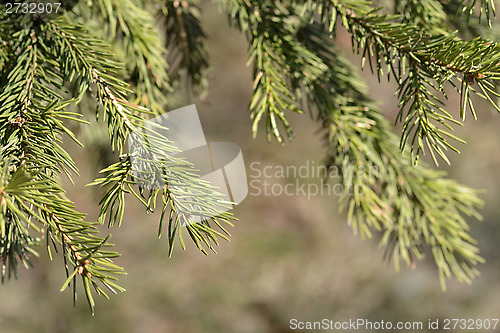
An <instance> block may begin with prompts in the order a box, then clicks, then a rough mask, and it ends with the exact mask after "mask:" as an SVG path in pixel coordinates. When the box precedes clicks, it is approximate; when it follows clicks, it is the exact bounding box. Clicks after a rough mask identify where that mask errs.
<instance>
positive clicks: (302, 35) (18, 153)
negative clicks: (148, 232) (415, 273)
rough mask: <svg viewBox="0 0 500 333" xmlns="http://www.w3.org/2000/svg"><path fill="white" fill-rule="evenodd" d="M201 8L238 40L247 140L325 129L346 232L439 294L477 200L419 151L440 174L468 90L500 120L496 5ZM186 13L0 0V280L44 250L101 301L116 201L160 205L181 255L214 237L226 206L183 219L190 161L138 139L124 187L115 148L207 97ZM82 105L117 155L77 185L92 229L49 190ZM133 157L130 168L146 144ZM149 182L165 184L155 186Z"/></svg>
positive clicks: (464, 266) (344, 0) (109, 272)
mask: <svg viewBox="0 0 500 333" xmlns="http://www.w3.org/2000/svg"><path fill="white" fill-rule="evenodd" d="M213 5H218V6H219V8H220V10H221V13H222V15H226V16H227V17H228V19H229V21H230V23H231V25H233V26H234V27H236V28H237V29H239V30H241V31H242V33H243V34H244V35H245V37H246V38H247V39H248V42H249V62H248V63H249V65H251V66H253V73H254V82H253V88H254V94H253V98H252V100H251V101H249V111H250V115H251V117H252V119H253V128H252V129H251V130H252V131H253V133H254V135H255V134H257V131H258V129H259V127H260V126H261V125H263V126H262V127H264V128H265V131H266V134H267V138H268V140H273V138H274V139H276V140H278V141H279V142H285V141H286V140H287V139H291V138H292V137H293V131H292V128H291V125H290V123H289V122H288V121H287V115H288V114H289V113H290V112H297V113H306V112H307V113H312V114H313V115H314V118H315V119H317V121H318V123H319V124H320V125H321V127H322V132H323V137H324V144H325V147H326V157H325V163H326V165H327V166H328V167H330V168H334V167H335V168H339V170H341V171H342V172H341V182H342V185H343V187H344V189H345V191H344V193H345V194H344V195H342V196H341V197H340V202H341V207H343V208H344V209H345V210H346V211H347V216H348V221H349V223H350V225H352V227H353V229H354V230H355V232H357V233H359V234H360V235H361V236H362V237H371V236H372V235H373V234H379V235H381V243H382V244H384V245H385V246H386V255H387V257H389V258H392V260H393V261H394V263H395V265H396V267H399V265H400V263H401V262H402V263H404V264H405V265H408V266H410V267H413V266H415V264H416V261H417V260H419V259H421V258H423V257H424V254H426V253H430V254H431V255H432V257H433V259H434V261H435V262H436V265H437V267H438V269H439V275H440V279H441V284H442V286H443V288H445V283H446V279H447V278H450V277H451V276H455V277H456V278H457V279H458V280H460V281H465V282H470V281H471V280H472V279H473V278H474V277H475V276H476V275H477V274H478V271H477V269H476V268H475V266H476V265H477V264H478V263H481V262H483V259H482V258H481V257H480V256H479V253H478V252H479V251H478V248H477V246H476V242H475V240H474V239H472V238H471V236H470V235H469V226H468V224H467V222H466V220H465V216H473V217H476V218H480V216H479V215H478V213H477V209H478V208H479V207H480V206H481V204H482V202H481V200H480V199H479V198H478V197H477V193H476V191H474V190H472V189H470V188H468V187H466V186H463V185H460V184H458V183H457V182H455V181H454V180H451V179H448V178H446V174H445V173H444V172H440V171H436V170H435V169H433V168H431V167H429V166H427V165H426V164H425V163H424V162H421V161H419V156H420V155H422V154H425V153H428V154H429V155H430V156H431V157H432V159H433V160H434V162H435V163H436V164H438V162H439V161H440V160H444V161H446V162H448V157H447V153H448V151H450V150H451V151H458V149H457V145H458V144H459V143H461V142H463V141H462V140H461V139H460V138H458V137H456V136H454V135H453V134H452V133H451V132H452V130H453V127H454V126H459V125H461V124H462V123H463V121H464V120H465V117H466V115H467V114H468V113H470V114H471V115H472V116H473V117H474V118H475V117H476V109H475V108H474V103H475V102H474V100H473V96H474V95H477V96H480V97H482V98H484V99H486V100H488V101H489V102H491V105H492V106H493V107H495V108H496V109H497V110H499V111H500V108H499V107H498V105H497V97H498V96H499V95H498V93H497V89H496V83H495V82H496V81H495V80H497V79H499V78H500V52H499V51H500V47H499V46H498V45H497V44H496V43H495V42H494V41H492V40H488V39H487V38H485V37H486V36H493V34H492V33H490V32H489V30H488V29H489V27H491V25H492V20H493V16H494V11H495V8H494V3H493V1H489V0H481V1H476V0H468V1H467V0H452V1H445V0H422V1H416V0H392V1H373V2H372V1H365V0H320V1H310V0H303V1H300V0H289V1H275V0H265V1H256V0H217V1H214V3H213ZM198 6H199V4H198V2H197V1H187V0H186V1H179V0H88V1H84V0H82V1H81V2H80V3H78V4H76V6H74V7H72V6H67V7H68V8H67V9H68V10H66V11H65V12H64V13H63V15H60V16H58V17H44V16H43V15H41V16H40V15H38V16H36V15H33V16H31V15H12V14H8V13H7V12H6V11H5V7H2V11H0V146H1V154H2V160H1V162H0V163H1V164H0V168H1V170H2V173H1V177H0V205H1V212H0V232H1V239H0V245H1V250H0V251H1V252H0V255H1V257H2V262H3V270H2V281H3V279H4V278H5V277H10V276H11V275H12V274H17V268H18V265H19V264H20V263H21V264H23V265H24V266H26V267H28V266H29V265H31V262H30V260H31V259H30V257H32V256H33V255H37V252H36V251H35V248H36V247H37V246H44V247H46V249H47V250H48V252H49V255H52V252H53V251H54V250H58V251H60V252H59V253H60V254H61V255H62V256H63V258H64V264H65V267H66V272H67V279H66V282H65V283H64V284H63V287H62V289H65V288H66V287H68V286H71V287H72V288H73V295H74V296H75V297H76V293H77V287H76V286H77V280H81V282H82V284H83V286H84V291H85V295H86V296H87V299H88V301H89V304H90V306H91V308H92V310H93V308H94V299H93V296H92V294H93V292H92V291H91V289H92V288H93V289H94V290H95V291H96V292H97V293H98V294H102V295H104V296H106V297H107V295H106V292H105V290H106V289H107V290H110V291H112V292H117V291H123V289H122V288H121V287H120V286H119V285H118V284H116V275H117V274H122V273H123V272H122V269H121V268H120V267H119V266H117V265H115V264H114V263H113V261H112V259H113V258H115V257H117V256H118V253H116V252H114V251H112V250H111V249H110V247H111V246H112V245H111V244H110V243H109V242H108V237H103V236H100V235H98V233H97V229H96V225H98V224H108V225H109V226H110V227H111V226H113V225H115V224H116V225H118V226H119V225H120V224H121V222H122V220H123V216H124V211H125V210H124V209H125V207H124V205H125V197H126V195H128V194H132V195H133V196H134V197H136V198H137V199H138V200H139V201H140V202H142V203H143V204H144V206H145V207H146V209H148V210H151V211H152V210H156V209H159V210H160V211H161V218H160V226H159V235H161V234H162V230H163V229H165V230H167V238H168V241H169V244H170V251H171V252H172V249H173V246H174V244H175V242H176V241H175V240H176V239H178V242H179V243H180V244H181V246H182V247H184V238H183V234H186V233H187V234H188V235H189V236H190V238H191V239H192V240H193V241H194V243H195V244H196V246H197V247H199V248H200V249H201V250H202V251H205V248H209V249H212V250H214V247H213V246H214V245H216V244H217V243H218V239H220V238H222V239H227V237H228V236H229V233H228V232H227V231H226V229H225V227H226V226H227V225H231V223H230V220H231V219H233V217H232V216H231V215H230V214H228V213H225V214H223V215H220V216H217V217H215V218H211V219H204V220H203V221H202V222H201V223H196V224H189V223H188V222H189V221H190V219H191V218H192V216H193V215H201V216H202V217H203V216H206V215H209V212H210V209H211V207H213V206H215V205H217V204H219V201H220V200H221V199H220V196H219V195H218V194H217V193H216V192H214V191H213V189H212V188H211V187H210V186H208V185H207V183H204V182H202V181H200V180H199V179H197V177H196V175H195V174H193V173H192V170H191V166H190V165H189V164H188V163H187V162H185V161H183V160H180V159H176V158H173V157H172V156H171V155H172V153H173V152H174V151H175V147H172V146H171V145H169V141H168V138H165V137H162V136H161V135H160V134H157V135H156V134H154V133H152V134H150V135H149V136H148V138H147V140H138V142H139V143H140V142H143V141H148V140H149V141H148V142H150V144H151V146H153V147H162V149H159V150H155V151H154V154H150V155H151V156H149V157H148V158H146V159H145V160H144V168H146V169H147V170H148V171H149V172H150V173H149V175H150V177H145V179H138V178H136V177H134V174H133V167H132V163H131V158H134V156H130V153H129V151H128V149H127V144H126V140H127V137H128V136H129V135H137V136H141V135H144V128H145V121H146V120H147V119H150V118H151V117H153V116H155V115H158V114H162V113H164V112H165V111H166V110H167V109H168V107H169V105H170V104H169V103H170V101H169V100H168V98H167V96H175V95H176V94H188V95H189V92H186V91H182V90H183V89H184V90H186V89H188V90H190V91H192V92H193V93H196V94H198V95H200V96H205V95H206V93H207V89H208V76H207V75H208V73H209V69H210V68H209V59H208V53H207V50H206V44H205V43H206V42H207V37H206V35H205V33H204V31H203V28H202V26H201V24H200V21H199V18H200V15H202V13H200V9H199V7H198ZM379 7H380V8H379ZM339 29H345V30H346V31H347V32H348V33H349V34H350V36H351V38H352V48H353V52H354V53H355V54H357V55H359V58H360V59H361V62H362V65H363V68H365V67H366V68H369V70H371V71H372V73H373V74H374V75H376V76H377V77H378V79H379V81H382V80H384V79H387V80H394V81H395V82H396V83H397V84H398V89H397V96H398V97H399V100H400V104H399V108H400V112H399V115H398V117H397V119H396V121H398V122H402V123H403V131H402V135H401V136H400V138H398V136H397V135H395V134H393V132H392V128H391V126H390V123H389V121H388V120H386V119H385V118H384V116H382V115H381V113H380V111H379V110H378V109H377V107H376V104H375V103H374V102H373V101H372V100H371V99H370V98H369V97H368V94H367V89H366V87H365V85H364V82H363V80H362V78H361V77H360V76H359V75H358V73H357V71H356V69H355V67H354V66H353V64H351V63H350V62H349V61H348V60H347V59H346V57H345V55H343V54H342V53H343V52H341V51H340V50H339V49H338V48H337V47H336V41H335V38H336V33H337V31H338V30H339ZM457 29H458V30H457ZM491 38H492V39H493V37H491ZM249 84H251V82H250V83H249ZM450 88H452V89H451V90H450ZM453 90H454V91H456V92H453V94H456V95H457V96H459V98H460V101H461V102H460V110H458V111H459V112H458V113H459V117H458V118H457V117H454V116H452V114H453V112H452V111H450V110H446V105H445V103H444V102H445V100H446V98H447V97H448V96H447V94H449V93H450V91H453ZM92 103H94V104H96V105H97V110H96V112H95V116H96V119H97V120H98V121H99V122H102V123H104V124H105V126H106V128H107V131H108V133H109V138H110V145H111V146H112V148H113V151H114V152H115V153H116V154H115V155H114V156H115V159H116V160H115V161H114V163H113V164H112V165H109V166H108V167H106V168H105V169H104V170H102V173H103V174H104V175H103V177H102V178H99V179H97V180H96V181H95V182H93V183H92V184H91V185H95V186H102V187H103V188H104V189H105V194H104V195H103V197H102V199H101V201H100V205H101V211H100V216H99V220H98V221H97V222H87V221H85V216H84V214H82V213H80V212H78V211H77V210H76V209H75V207H74V205H73V203H72V202H71V201H70V200H69V199H68V198H67V197H66V195H65V192H64V189H63V188H62V187H61V184H60V176H61V175H62V174H64V175H65V176H67V177H69V178H71V177H74V176H75V175H78V170H77V167H76V165H75V164H74V162H73V161H72V158H71V156H70V154H69V153H68V152H67V151H65V150H64V148H63V147H62V146H61V142H62V141H61V140H62V139H63V138H64V139H71V140H74V141H75V142H77V143H78V144H80V145H82V144H81V143H80V142H79V141H78V138H77V135H75V134H74V133H73V130H72V129H73V128H75V126H74V123H80V124H81V126H88V124H89V122H88V121H89V120H90V119H85V117H83V116H82V114H83V113H84V112H83V111H82V109H84V108H83V107H81V106H82V105H85V106H88V105H92ZM85 108H87V107H85ZM75 110H78V112H76V111H75ZM249 130H250V129H249ZM82 149H84V148H82ZM134 152H136V153H138V154H141V157H142V158H143V157H144V156H148V153H151V147H136V149H134ZM156 177H161V178H162V181H163V182H162V183H164V184H168V185H167V186H165V187H164V188H155V187H151V186H150V184H151V183H155V182H158V179H155V178H156ZM177 195H180V196H190V197H192V198H193V204H192V205H191V206H189V207H183V208H184V209H183V210H182V212H181V211H179V210H176V207H175V206H174V205H173V204H172V202H173V199H174V197H175V196H177ZM210 216H211V215H210ZM183 225H185V227H182V226H183ZM164 232H165V231H164ZM427 250H429V251H427Z"/></svg>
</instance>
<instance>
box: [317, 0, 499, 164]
mask: <svg viewBox="0 0 500 333" xmlns="http://www.w3.org/2000/svg"><path fill="white" fill-rule="evenodd" d="M325 7H327V8H328V10H325ZM318 11H319V12H320V13H323V15H324V13H329V14H328V15H330V16H329V17H325V16H324V17H323V19H324V20H326V21H329V22H330V24H329V26H330V28H331V29H333V27H334V22H335V21H336V20H337V15H338V16H340V18H341V21H342V24H343V25H344V26H345V28H346V29H347V30H348V31H349V32H350V33H351V35H352V40H353V48H354V51H355V52H356V53H357V54H360V55H362V59H363V60H362V62H363V64H364V62H365V61H366V60H368V62H369V65H370V68H371V69H372V71H373V72H376V73H377V76H378V78H379V80H380V78H381V76H382V75H384V71H385V74H386V75H387V77H388V78H389V79H390V77H391V75H392V76H393V77H394V78H395V80H396V82H397V83H398V84H399V92H400V94H399V96H400V102H401V103H400V105H401V106H402V107H401V111H400V114H399V116H398V119H399V120H402V119H403V114H404V113H406V116H405V123H404V127H403V128H404V129H405V130H404V132H403V135H402V138H401V149H402V150H404V148H405V144H404V143H406V142H409V141H410V142H411V143H412V144H413V146H412V154H413V155H414V156H415V161H417V160H418V156H419V154H420V153H421V152H422V151H424V150H425V149H424V148H425V147H427V148H428V150H429V151H430V152H431V154H432V155H433V158H434V161H435V162H436V163H437V159H436V158H435V155H434V152H436V153H437V154H439V155H440V156H441V157H442V158H443V159H444V160H445V161H446V162H448V163H449V161H448V159H447V157H446V155H445V153H444V152H445V150H446V149H447V148H451V149H452V150H455V151H458V150H457V149H456V148H455V147H454V146H452V145H451V144H450V142H449V141H448V139H450V138H451V139H452V140H456V139H458V138H456V137H455V136H453V134H451V133H450V130H451V129H452V128H451V127H450V126H449V125H450V123H451V124H461V122H457V121H455V120H454V119H453V118H452V117H451V116H450V114H449V113H448V112H446V111H444V109H443V108H442V107H440V106H436V105H435V102H437V104H441V105H444V102H443V101H442V100H441V99H436V98H434V97H431V96H430V94H428V93H425V94H420V95H418V96H417V97H419V98H421V97H424V98H425V99H424V100H421V101H418V100H415V99H414V100H413V103H414V104H409V103H408V100H409V99H410V98H412V97H415V96H410V95H408V94H407V93H409V92H412V91H415V90H416V89H417V90H418V91H422V92H424V91H427V90H429V89H431V90H433V93H432V95H434V94H436V93H440V94H444V95H445V97H446V91H445V88H444V85H445V83H448V84H449V85H450V86H452V87H455V88H456V89H457V90H458V92H459V93H460V92H464V91H465V90H464V89H462V90H460V89H458V88H457V85H456V83H455V82H456V81H457V80H458V81H464V80H466V81H468V83H467V82H466V85H467V84H469V85H473V84H474V83H475V82H478V86H479V87H480V88H483V87H485V86H488V87H491V85H492V83H491V81H493V80H497V79H498V77H499V75H500V65H499V62H498V57H499V55H498V54H499V52H498V50H499V48H498V45H497V44H496V43H493V42H490V41H483V40H481V39H479V38H477V39H474V40H472V41H464V40H460V39H458V38H457V37H456V36H454V35H453V34H451V35H433V34H431V32H430V31H427V30H422V29H420V28H419V27H418V26H416V25H413V24H409V23H400V22H399V21H400V20H401V19H400V17H398V16H389V15H383V14H377V13H374V11H373V10H372V9H371V6H370V2H353V1H351V0H349V1H335V0H331V1H325V2H324V3H321V4H319V5H318ZM372 59H375V61H376V63H375V65H374V64H372ZM415 69H416V70H417V72H415ZM410 75H411V78H410V77H409V76H410ZM487 81H490V82H488V83H484V82H487ZM418 87H420V88H418ZM472 91H474V90H472ZM481 91H482V94H479V96H481V97H483V98H485V99H487V100H488V101H490V102H491V104H492V105H493V106H495V107H496V101H494V99H493V98H492V97H491V96H492V95H495V93H494V91H492V89H484V90H483V89H481ZM460 98H461V99H462V100H463V101H465V102H467V104H469V105H472V101H471V100H470V94H463V93H462V94H461V96H460ZM465 102H464V103H462V105H465V104H466V103H465ZM415 104H417V107H412V106H413V105H415ZM404 107H406V108H407V109H405V108H404ZM415 110H418V113H420V114H419V115H417V116H415ZM472 111H473V110H472ZM461 115H462V117H463V115H464V113H463V112H461ZM429 119H432V120H434V121H436V122H437V123H440V124H442V125H444V127H445V129H443V128H440V129H438V127H437V126H436V125H434V124H431V123H430V122H428V121H429ZM417 121H418V122H419V123H416V122H417ZM422 122H423V123H424V126H422V124H421V123H422ZM446 128H447V129H446ZM412 130H413V131H415V132H414V133H412ZM412 134H413V139H412V140H408V138H409V137H410V136H411V135H412ZM429 135H430V136H429ZM447 138H448V139H447ZM458 141H459V142H460V140H458Z"/></svg>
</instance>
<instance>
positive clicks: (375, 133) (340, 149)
mask: <svg viewBox="0 0 500 333" xmlns="http://www.w3.org/2000/svg"><path fill="white" fill-rule="evenodd" d="M300 35H301V38H302V40H303V42H304V44H305V46H306V47H307V48H308V49H310V50H316V52H317V56H318V57H319V58H321V59H322V60H323V61H324V62H325V63H328V64H329V66H328V70H327V71H325V73H324V75H323V76H322V77H320V78H319V79H318V80H310V79H309V77H307V76H303V78H302V80H304V87H305V89H306V90H307V91H306V92H305V93H304V96H309V97H308V99H307V100H306V101H305V102H307V103H310V104H312V105H314V106H315V107H316V108H317V110H318V120H319V121H321V122H322V124H323V128H324V130H325V143H326V144H327V147H328V158H327V160H326V162H327V165H328V166H330V167H336V168H339V169H340V170H342V174H341V175H342V179H341V183H342V185H343V186H344V190H345V191H344V194H343V195H342V196H341V198H340V203H341V207H342V208H345V209H346V210H347V213H348V219H349V221H350V224H351V225H352V226H353V228H354V229H355V230H356V231H358V232H359V233H360V234H361V236H362V237H371V236H372V231H371V230H372V229H374V230H377V231H379V232H380V233H381V234H382V237H381V241H380V243H381V244H382V245H385V246H386V254H387V256H388V257H390V258H393V260H394V263H395V265H396V268H399V262H400V260H402V261H403V262H404V263H405V264H407V265H408V266H410V267H414V266H415V262H416V260H417V259H421V258H423V256H424V254H425V249H426V248H429V249H430V250H431V253H432V256H433V258H434V261H435V262H436V265H437V266H438V270H439V275H440V280H441V285H442V287H443V289H445V288H446V279H447V278H450V277H451V276H452V275H454V276H455V277H456V278H457V279H458V280H459V281H462V282H468V283H470V282H471V280H472V279H473V278H474V276H476V275H477V274H478V271H477V269H476V268H474V266H475V265H477V264H478V263H482V262H483V261H484V260H483V259H482V258H481V257H480V256H479V254H478V252H479V250H478V248H477V247H476V241H475V240H474V239H472V238H471V236H470V235H469V234H468V231H469V226H468V225H467V223H466V221H465V219H464V217H463V215H466V216H473V217H476V218H480V216H479V215H478V213H477V211H476V209H477V208H479V207H480V206H481V204H482V203H481V200H480V199H478V197H477V192H476V191H474V190H471V189H470V188H467V187H465V186H463V185H459V184H457V183H456V182H455V181H453V180H449V179H446V178H445V177H446V173H444V172H439V171H434V170H432V169H429V168H428V167H427V166H425V164H423V163H422V164H420V165H418V166H413V165H412V163H410V156H409V154H404V155H403V156H401V155H400V153H399V149H398V145H397V138H396V136H395V135H394V134H392V133H391V131H390V126H389V124H388V122H387V121H386V120H385V119H384V118H383V117H382V116H381V115H380V114H379V112H378V111H377V110H376V109H375V108H374V107H373V104H372V102H371V101H370V99H369V98H368V97H366V92H365V89H366V88H365V87H363V86H362V85H360V84H359V82H360V78H359V77H358V76H357V74H356V73H355V71H354V70H353V68H352V67H351V65H350V64H349V63H348V62H347V61H346V60H345V59H343V58H342V57H341V56H339V55H338V50H336V49H335V48H333V46H328V44H329V41H328V36H327V35H326V33H325V32H324V31H322V29H321V28H318V27H314V26H306V27H304V28H303V29H302V30H301V34H300ZM304 73H307V70H305V71H304Z"/></svg>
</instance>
